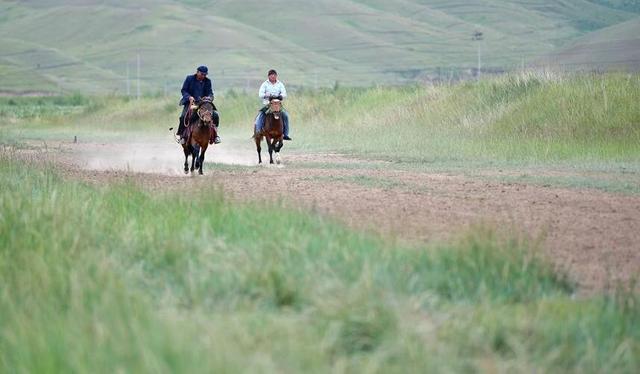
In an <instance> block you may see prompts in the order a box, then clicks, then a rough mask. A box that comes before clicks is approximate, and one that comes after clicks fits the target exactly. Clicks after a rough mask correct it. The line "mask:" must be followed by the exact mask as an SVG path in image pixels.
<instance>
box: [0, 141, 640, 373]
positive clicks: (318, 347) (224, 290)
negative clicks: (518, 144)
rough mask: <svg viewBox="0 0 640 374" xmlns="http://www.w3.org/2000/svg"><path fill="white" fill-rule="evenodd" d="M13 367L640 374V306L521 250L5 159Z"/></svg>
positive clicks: (4, 298) (509, 241)
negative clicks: (350, 223)
mask: <svg viewBox="0 0 640 374" xmlns="http://www.w3.org/2000/svg"><path fill="white" fill-rule="evenodd" d="M0 187H1V189H0V190H1V191H2V193H1V194H0V208H1V209H0V212H2V213H1V215H0V234H1V235H0V331H2V333H1V334H0V370H1V371H4V372H14V371H17V372H68V371H77V372H89V371H90V372H96V371H97V372H114V371H122V370H124V371H155V372H193V371H223V372H238V371H241V372H256V371H259V372H300V371H305V372H326V371H338V372H354V371H357V372H415V371H439V372H440V371H469V370H472V371H475V370H481V371H491V370H507V371H513V370H517V371H530V370H534V369H537V370H544V371H559V372H560V371H579V372H602V371H616V372H629V373H632V372H637V370H638V369H639V366H640V362H638V357H640V344H639V341H640V336H639V335H638V333H639V332H640V329H638V328H637V327H638V325H639V323H640V320H639V316H640V311H639V310H638V305H639V304H638V299H637V296H633V295H629V294H625V293H620V294H612V295H611V296H595V297H592V298H589V299H578V300H576V299H574V298H573V297H572V292H573V286H572V285H571V284H570V283H568V282H567V281H565V280H564V278H563V276H562V275H560V274H556V273H555V272H554V271H553V270H552V268H551V267H550V266H549V265H547V264H546V262H545V261H544V259H543V258H540V257H538V256H537V255H535V253H536V252H535V251H534V249H535V248H531V246H530V245H529V244H528V242H527V241H526V240H524V239H519V238H517V237H516V238H513V237H505V236H503V235H501V234H498V233H495V232H492V231H488V230H486V229H478V230H477V231H475V232H472V233H470V234H468V235H463V236H461V238H460V239H459V240H456V241H453V242H451V243H450V244H441V245H438V246H432V247H428V248H407V247H401V246H398V245H397V244H395V243H393V242H388V241H385V240H380V239H379V238H375V237H372V236H370V235H368V236H365V235H363V234H359V233H356V232H350V231H348V230H346V229H344V228H341V227H340V226H339V225H338V224H337V223H334V222H331V221H330V220H327V219H322V218H318V217H312V216H309V215H307V214H306V213H305V212H302V211H291V210H289V209H284V207H281V206H277V205H276V206H273V207H272V208H271V209H259V210H256V209H254V207H253V206H251V205H242V204H231V203H228V202H226V201H225V200H224V199H223V198H222V197H221V195H216V194H213V195H212V194H210V193H208V194H202V195H199V196H195V199H194V200H195V201H194V200H187V199H184V198H182V199H177V197H176V196H174V195H172V194H166V195H156V194H151V193H147V192H143V191H142V190H141V189H139V188H138V187H136V186H135V185H133V184H126V183H125V184H123V185H113V186H105V187H103V188H95V187H88V186H86V185H83V184H81V183H78V182H72V181H64V180H62V179H61V178H60V177H59V176H58V175H57V174H56V172H55V171H52V170H51V169H48V170H45V169H40V168H38V167H33V168H24V164H22V163H17V162H16V161H15V160H13V159H12V156H11V154H10V153H9V154H7V153H5V154H3V155H2V158H1V160H0Z"/></svg>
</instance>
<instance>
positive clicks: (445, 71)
mask: <svg viewBox="0 0 640 374" xmlns="http://www.w3.org/2000/svg"><path fill="white" fill-rule="evenodd" d="M625 4H626V3H624V2H620V1H610V2H606V1H603V0H593V1H587V0H560V1H550V0H517V1H510V2H507V3H505V2H503V1H498V0H453V1H445V0H433V1H429V2H428V3H426V2H425V1H420V0H393V1H383V0H369V1H362V0H361V1H358V0H318V1H301V0H294V1H283V0H267V1H257V0H246V1H232V0H218V1H197V2H196V1H192V0H189V1H187V0H183V1H175V0H155V1H152V0H141V1H138V2H136V3H135V4H133V3H130V2H125V1H119V0H111V1H98V0H85V1H80V0H72V1H65V2H64V3H62V4H61V3H60V2H57V1H51V0H29V1H19V2H18V1H1V2H0V91H2V92H10V93H16V92H28V91H36V92H70V91H79V92H84V93H91V94H96V93H118V94H123V93H127V92H128V93H131V94H135V93H136V91H137V89H138V84H137V82H138V81H137V80H136V79H134V78H138V76H139V77H140V87H141V88H140V90H141V92H142V93H158V92H160V93H162V92H163V91H164V92H169V93H173V92H175V91H177V90H178V89H179V85H180V84H181V83H182V80H183V79H184V76H185V75H186V74H189V73H191V72H192V71H193V70H194V68H195V66H197V65H200V64H207V65H209V67H210V68H211V71H212V76H213V78H214V79H215V83H216V87H217V88H218V89H227V88H235V89H244V88H246V89H250V90H253V89H255V87H256V86H257V84H258V83H259V82H260V81H261V80H263V79H264V75H265V72H266V71H267V70H268V69H269V68H271V67H275V68H276V69H278V70H279V71H280V72H281V74H280V75H281V77H282V78H283V79H284V80H285V81H286V82H287V83H288V84H289V85H290V86H294V87H295V86H298V87H301V86H303V87H311V88H313V87H323V86H332V85H334V84H336V83H339V84H345V85H371V84H403V83H407V82H413V81H415V80H421V79H431V78H433V77H434V76H440V77H449V78H450V77H452V76H454V75H461V74H469V73H470V72H472V69H473V68H475V67H476V66H477V60H478V50H480V51H481V55H482V66H483V68H485V69H487V70H497V71H500V70H504V69H510V68H512V67H514V66H519V65H520V64H521V63H522V62H523V61H531V60H532V59H534V58H535V57H536V56H539V55H543V54H546V53H549V52H551V51H554V50H556V49H557V48H562V47H564V46H566V45H569V44H570V43H571V42H573V41H574V40H576V39H577V38H579V37H581V36H583V35H585V34H588V33H590V32H592V31H595V30H599V29H604V28H607V27H610V26H613V25H617V24H620V23H622V22H625V21H629V20H632V19H633V18H635V17H637V16H638V14H637V12H638V9H635V8H629V7H626V6H625ZM476 32H482V34H483V38H482V40H479V41H473V40H472V36H473V34H474V33H476ZM138 61H139V63H138ZM138 66H139V73H138ZM127 77H128V78H129V79H128V78H127Z"/></svg>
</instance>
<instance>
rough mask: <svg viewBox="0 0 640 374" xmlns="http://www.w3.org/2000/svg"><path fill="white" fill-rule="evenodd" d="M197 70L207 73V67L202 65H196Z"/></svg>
mask: <svg viewBox="0 0 640 374" xmlns="http://www.w3.org/2000/svg"><path fill="white" fill-rule="evenodd" d="M198 71H199V72H201V73H202V74H204V75H207V73H209V69H207V67H206V66H204V65H201V66H198Z"/></svg>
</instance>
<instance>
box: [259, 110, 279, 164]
mask: <svg viewBox="0 0 640 374" xmlns="http://www.w3.org/2000/svg"><path fill="white" fill-rule="evenodd" d="M281 108H282V102H281V101H280V100H278V99H272V100H271V101H270V102H269V110H268V111H267V112H266V113H265V118H264V126H263V127H262V131H260V132H255V130H254V132H255V133H254V136H253V138H254V139H255V141H256V149H257V151H258V163H260V164H261V163H262V155H261V154H260V151H261V150H262V148H261V147H260V143H262V137H264V138H265V140H266V141H267V147H268V148H269V163H271V164H273V152H274V151H275V152H276V162H277V163H278V164H279V163H280V149H281V148H282V131H283V129H284V124H283V122H282V121H283V120H282V115H281V113H280V110H281Z"/></svg>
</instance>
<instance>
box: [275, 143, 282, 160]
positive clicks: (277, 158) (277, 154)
mask: <svg viewBox="0 0 640 374" xmlns="http://www.w3.org/2000/svg"><path fill="white" fill-rule="evenodd" d="M274 148H275V151H276V164H278V165H280V150H281V149H282V138H281V139H278V141H277V142H276V145H275V147H274Z"/></svg>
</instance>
